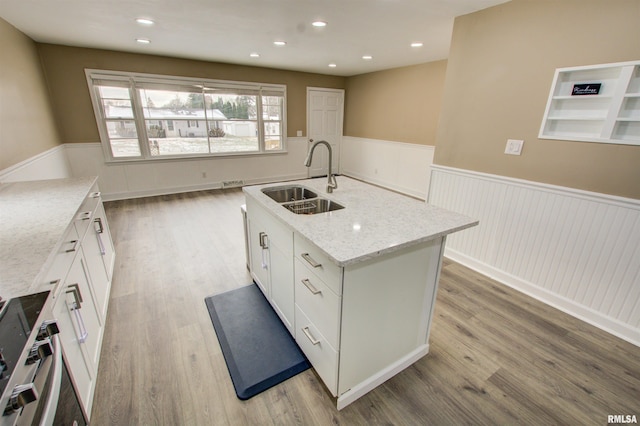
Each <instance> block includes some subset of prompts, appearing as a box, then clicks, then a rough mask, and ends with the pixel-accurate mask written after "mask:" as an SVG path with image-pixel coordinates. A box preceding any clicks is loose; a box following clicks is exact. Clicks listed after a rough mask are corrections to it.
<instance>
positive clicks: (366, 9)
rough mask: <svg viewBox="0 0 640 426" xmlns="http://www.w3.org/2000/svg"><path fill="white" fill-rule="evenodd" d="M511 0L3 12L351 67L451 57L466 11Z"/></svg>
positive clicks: (105, 35)
mask: <svg viewBox="0 0 640 426" xmlns="http://www.w3.org/2000/svg"><path fill="white" fill-rule="evenodd" d="M506 1H508V0H171V1H168V0H126V1H125V0H0V17H2V18H3V19H4V20H5V21H7V22H9V23H10V24H12V25H13V26H15V27H16V28H17V29H19V30H20V31H21V32H23V33H25V34H26V35H28V36H29V37H30V38H32V39H33V40H35V41H37V42H43V43H54V44H62V45H69V46H81V47H92V48H99V49H110V50H119V51H126V52H139V53H149V54H155V55H166V56H174V57H180V58H190V59H201V60H206V61H214V62H227V63H234V64H244V65H255V66H262V67H270V68H280V69H288V70H296V71H307V72H315V73H321V74H330V75H340V76H351V75H356V74H363V73H367V72H372V71H379V70H383V69H389V68H396V67H400V66H406V65H413V64H418V63H424V62H430V61H435V60H440V59H445V58H447V56H448V52H449V45H450V39H451V31H452V29H453V20H454V18H455V17H456V16H460V15H465V14H467V13H471V12H475V11H477V10H481V9H484V8H487V7H491V6H494V5H497V4H500V3H505V2H506ZM139 17H145V18H151V19H153V20H154V21H155V24H154V25H152V26H148V27H145V26H141V25H140V24H138V23H136V21H135V19H136V18H139ZM314 20H322V21H326V22H327V26H326V27H324V28H315V27H313V26H312V25H311V23H312V22H313V21H314ZM136 38H147V39H149V40H150V41H151V43H150V44H148V45H142V44H139V43H137V42H136V41H135V40H136ZM275 40H283V41H286V42H287V45H286V46H284V47H277V46H274V45H273V42H274V41H275ZM418 41H419V42H422V43H424V46H423V47H421V48H412V47H411V46H410V43H412V42H418ZM253 52H256V53H259V54H260V57H259V58H251V57H249V54H251V53H253ZM363 55H371V56H373V59H372V60H369V61H366V60H364V59H362V56H363ZM329 63H335V64H336V67H335V68H330V67H329V66H328V65H329Z"/></svg>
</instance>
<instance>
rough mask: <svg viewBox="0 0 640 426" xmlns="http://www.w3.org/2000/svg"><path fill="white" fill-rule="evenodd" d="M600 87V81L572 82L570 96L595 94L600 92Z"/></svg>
mask: <svg viewBox="0 0 640 426" xmlns="http://www.w3.org/2000/svg"><path fill="white" fill-rule="evenodd" d="M600 87H602V83H581V84H574V85H573V89H571V96H585V95H597V94H598V93H600Z"/></svg>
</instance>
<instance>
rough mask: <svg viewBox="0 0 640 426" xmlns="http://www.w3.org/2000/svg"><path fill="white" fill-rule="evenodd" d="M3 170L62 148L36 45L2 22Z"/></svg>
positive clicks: (0, 129)
mask: <svg viewBox="0 0 640 426" xmlns="http://www.w3.org/2000/svg"><path fill="white" fill-rule="evenodd" d="M0 52H2V58H1V59H0V61H1V64H0V170H3V169H6V168H7V167H9V166H13V165H15V164H17V163H19V162H21V161H24V160H26V159H28V158H30V157H32V156H34V155H37V154H39V153H41V152H43V151H46V150H47V149H50V148H53V147H54V146H56V145H59V143H60V142H59V139H58V134H57V132H56V127H55V124H54V120H53V115H52V112H51V106H50V104H49V97H48V95H47V88H46V84H45V79H44V75H43V73H42V67H41V66H40V60H39V59H38V52H37V50H36V45H35V43H34V42H33V41H32V40H31V39H30V38H28V37H27V36H25V35H24V34H22V33H21V32H20V31H18V30H17V29H15V28H14V27H13V26H12V25H11V24H9V23H7V22H6V21H4V20H3V19H0Z"/></svg>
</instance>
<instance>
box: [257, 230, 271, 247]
mask: <svg viewBox="0 0 640 426" xmlns="http://www.w3.org/2000/svg"><path fill="white" fill-rule="evenodd" d="M258 238H259V239H260V247H262V248H263V249H268V248H269V236H268V235H267V233H266V232H261V233H260V234H258Z"/></svg>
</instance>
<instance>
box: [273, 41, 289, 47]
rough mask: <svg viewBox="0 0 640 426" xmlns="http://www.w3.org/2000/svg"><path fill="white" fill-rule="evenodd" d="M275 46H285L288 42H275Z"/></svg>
mask: <svg viewBox="0 0 640 426" xmlns="http://www.w3.org/2000/svg"><path fill="white" fill-rule="evenodd" d="M273 44H275V45H276V46H285V45H286V44H287V42H286V41H274V42H273Z"/></svg>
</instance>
